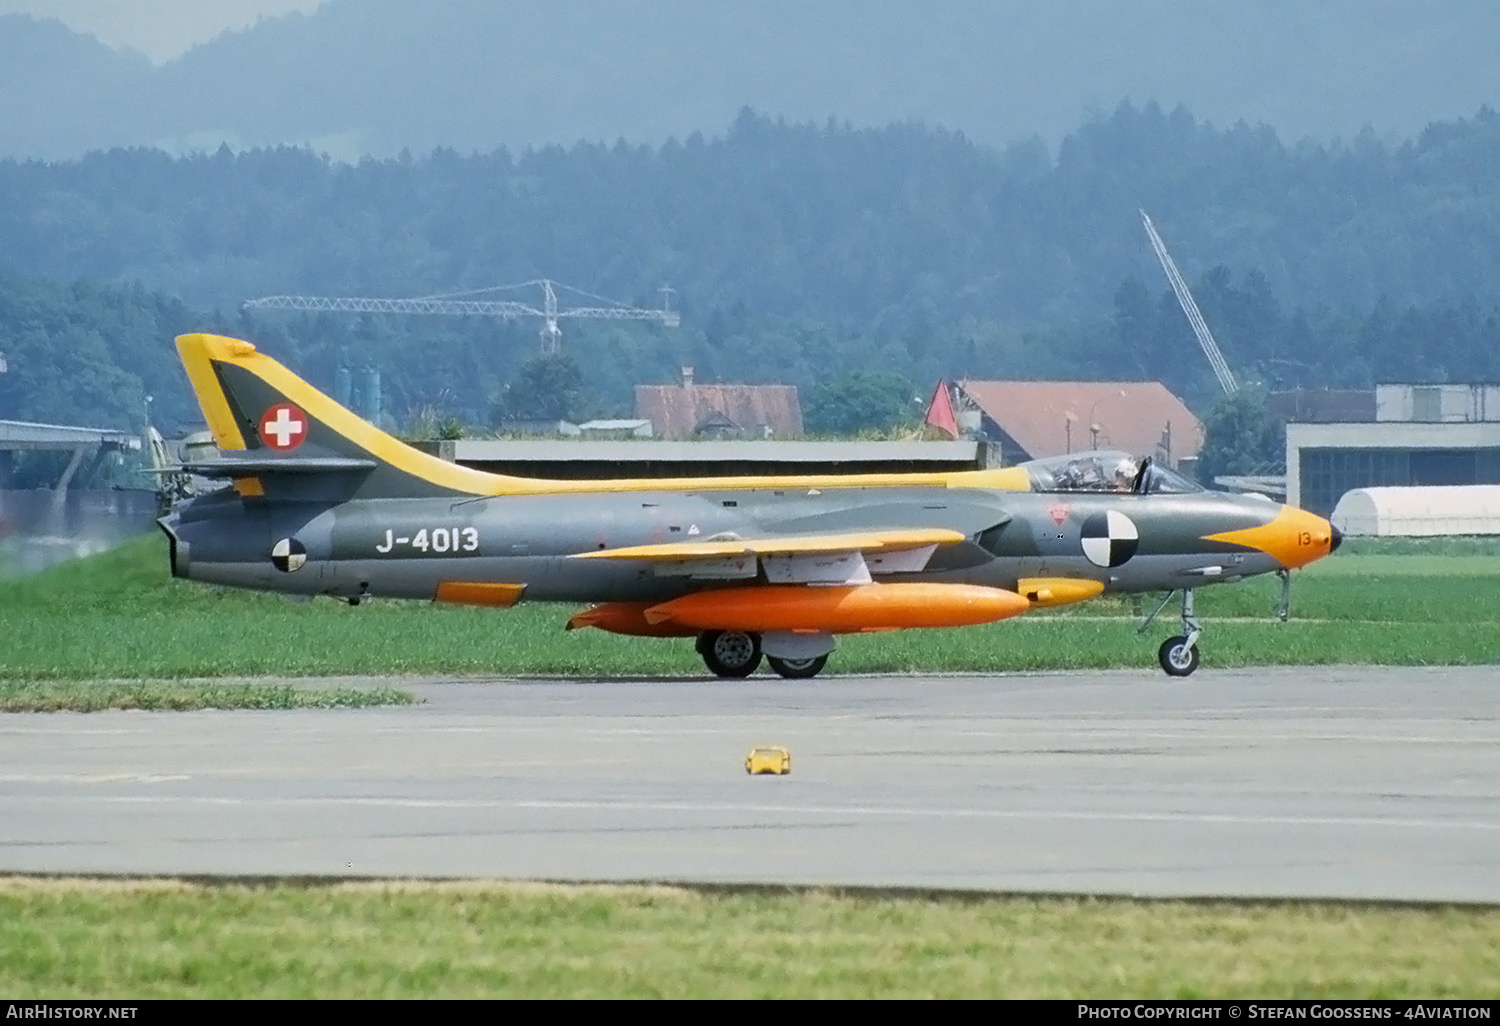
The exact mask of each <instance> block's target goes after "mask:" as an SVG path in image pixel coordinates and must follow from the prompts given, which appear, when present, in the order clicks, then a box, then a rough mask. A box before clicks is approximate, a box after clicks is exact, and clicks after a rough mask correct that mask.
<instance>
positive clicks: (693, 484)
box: [177, 334, 1031, 496]
mask: <svg viewBox="0 0 1500 1026" xmlns="http://www.w3.org/2000/svg"><path fill="white" fill-rule="evenodd" d="M177 349H178V352H180V353H181V354H182V362H183V365H184V366H185V367H186V368H187V372H188V380H189V381H190V382H191V383H192V386H193V391H195V392H196V393H197V394H198V402H199V405H200V406H202V407H203V415H204V417H205V418H207V420H208V425H209V429H210V430H211V431H213V433H214V438H215V440H216V441H217V442H218V444H219V448H221V449H243V448H245V440H244V437H243V436H242V435H241V433H240V431H239V427H238V425H237V424H235V421H234V416H233V414H232V413H231V412H230V409H229V403H228V402H227V401H226V400H225V398H224V393H223V390H222V389H221V388H220V386H219V380H218V376H217V375H215V374H214V371H213V362H215V361H217V362H219V363H227V364H232V365H234V366H236V367H241V368H243V369H245V370H247V371H249V372H250V373H251V374H254V375H255V376H256V377H258V378H260V379H261V380H262V381H264V382H265V383H266V384H267V385H269V386H270V387H271V388H273V389H275V390H276V391H278V392H281V393H282V394H283V395H285V396H286V397H287V399H288V400H289V401H291V402H293V403H296V404H297V405H298V406H300V407H301V408H302V410H303V411H304V412H305V413H307V414H308V415H309V416H310V417H312V418H313V419H314V420H317V421H321V422H322V423H323V424H324V425H325V426H327V427H328V428H329V429H330V430H332V431H334V432H336V433H337V434H340V435H343V436H344V437H345V438H347V439H348V440H349V441H350V442H352V443H354V444H355V445H357V446H359V447H361V448H363V449H366V450H368V451H369V452H370V453H371V454H372V455H373V456H375V458H377V459H380V460H383V461H384V462H386V463H389V464H390V465H391V466H392V467H395V468H396V469H397V470H400V471H402V472H403V473H407V474H410V475H412V476H413V477H417V478H420V479H422V480H424V481H427V482H429V483H430V484H434V485H436V486H438V487H439V488H446V489H449V490H451V491H455V492H463V493H467V494H469V495H476V496H489V495H495V496H500V495H581V494H591V493H601V492H606V493H607V492H681V491H694V492H701V491H745V490H750V489H778V488H780V489H813V488H817V489H825V488H827V489H840V488H913V487H932V488H981V489H988V490H991V491H1012V492H1014V491H1029V490H1030V488H1031V479H1030V476H1029V475H1028V474H1027V473H1026V471H1025V470H1023V469H1021V468H1020V467H1005V468H1002V469H999V470H959V471H950V472H939V473H927V474H847V475H836V474H824V475H815V476H799V475H773V476H747V477H670V478H627V479H625V480H620V481H549V480H545V479H540V478H528V477H511V476H508V475H505V474H491V473H487V472H486V471H483V470H474V469H472V468H470V467H463V466H459V465H458V464H456V463H449V462H448V461H447V460H444V459H440V458H439V457H437V456H432V455H430V454H428V453H425V452H421V451H419V450H417V449H413V448H412V447H411V446H409V445H407V444H406V443H405V442H402V441H401V440H399V439H397V438H393V437H392V436H390V435H388V434H386V433H385V432H384V431H381V430H380V429H379V428H377V427H375V425H373V424H370V423H369V422H367V421H364V420H361V419H360V418H359V417H357V416H356V415H355V414H353V413H351V412H350V411H348V410H346V409H344V408H343V407H342V406H340V405H339V404H338V403H336V402H334V401H333V400H332V399H330V398H329V397H328V396H326V395H324V394H323V393H322V392H319V391H318V390H317V389H315V388H313V387H312V386H311V385H309V384H308V383H307V382H306V381H303V380H302V379H301V378H299V377H298V376H297V375H295V374H293V373H292V372H291V371H290V370H288V369H287V368H286V367H283V366H282V365H281V364H280V363H278V362H276V361H275V360H273V359H271V358H270V357H269V356H266V355H264V354H263V353H258V352H256V351H255V347H254V346H253V345H251V344H250V343H249V342H244V341H241V340H239V339H232V338H226V337H224V336H222V335H202V334H199V335H182V336H179V337H178V339H177Z"/></svg>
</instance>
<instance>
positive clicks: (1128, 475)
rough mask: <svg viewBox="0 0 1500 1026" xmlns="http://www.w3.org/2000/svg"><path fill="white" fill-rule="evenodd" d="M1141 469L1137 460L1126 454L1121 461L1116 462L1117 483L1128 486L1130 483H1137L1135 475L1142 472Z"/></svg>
mask: <svg viewBox="0 0 1500 1026" xmlns="http://www.w3.org/2000/svg"><path fill="white" fill-rule="evenodd" d="M1140 469H1141V468H1140V467H1138V466H1136V462H1135V460H1133V459H1131V458H1130V457H1129V456H1126V457H1125V458H1124V459H1122V460H1120V462H1119V463H1116V464H1115V481H1116V483H1118V484H1120V485H1122V486H1124V487H1127V488H1128V487H1130V485H1132V484H1134V483H1135V476H1136V474H1138V473H1140Z"/></svg>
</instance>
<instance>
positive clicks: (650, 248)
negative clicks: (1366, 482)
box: [0, 104, 1500, 333]
mask: <svg viewBox="0 0 1500 1026" xmlns="http://www.w3.org/2000/svg"><path fill="white" fill-rule="evenodd" d="M1138 207H1145V208H1146V209H1147V210H1149V211H1150V212H1151V214H1152V216H1153V217H1154V218H1155V219H1156V221H1157V223H1158V225H1159V226H1160V227H1161V229H1162V231H1163V233H1164V234H1165V235H1166V237H1167V240H1168V242H1169V244H1170V245H1171V246H1172V248H1173V249H1174V251H1175V252H1176V254H1177V256H1178V257H1179V259H1180V261H1181V263H1182V264H1183V266H1184V269H1185V270H1186V271H1187V272H1188V273H1189V275H1190V276H1196V275H1197V274H1198V273H1201V271H1202V270H1204V269H1206V268H1208V267H1211V266H1214V265H1219V264H1223V265H1225V266H1227V267H1229V268H1230V269H1231V270H1233V271H1234V272H1236V273H1240V274H1243V273H1247V272H1249V271H1251V270H1257V271H1260V272H1262V273H1263V274H1264V275H1265V276H1266V278H1267V280H1268V282H1269V283H1270V285H1271V287H1272V288H1273V289H1274V290H1275V292H1276V293H1277V294H1278V295H1279V296H1280V297H1281V298H1282V300H1283V301H1284V302H1287V303H1289V304H1293V305H1316V304H1332V305H1341V304H1353V305H1357V306H1361V307H1368V306H1370V305H1372V304H1374V303H1375V302H1376V300H1377V299H1379V298H1381V297H1384V298H1386V299H1387V300H1389V301H1392V302H1396V303H1406V302H1411V301H1415V302H1427V301H1431V300H1441V299H1461V298H1463V297H1468V296H1472V297H1476V298H1478V299H1480V300H1486V299H1489V298H1494V297H1497V296H1500V246H1497V245H1496V242H1495V240H1496V239H1500V115H1497V114H1496V113H1495V112H1494V111H1491V110H1488V109H1486V110H1483V111H1481V112H1480V113H1478V114H1477V115H1476V116H1473V117H1470V118H1466V119H1460V120H1456V121H1449V122H1441V123H1436V124H1434V125H1432V126H1430V127H1428V128H1427V129H1426V130H1424V131H1423V132H1422V133H1421V134H1420V135H1419V136H1418V137H1416V138H1415V139H1412V140H1408V141H1403V142H1395V143H1387V142H1383V141H1381V140H1378V139H1376V138H1374V137H1372V136H1369V135H1362V136H1359V137H1357V138H1355V139H1353V140H1351V141H1350V142H1348V143H1346V144H1330V145H1326V146H1325V145H1314V144H1311V143H1305V144H1300V145H1297V146H1294V147H1288V146H1286V145H1285V144H1283V143H1282V142H1281V141H1280V140H1279V139H1278V137H1277V136H1276V134H1275V132H1274V131H1273V130H1272V129H1270V128H1267V127H1251V126H1248V125H1243V124H1241V125H1235V126H1231V127H1228V128H1215V127H1213V126H1210V125H1208V124H1205V123H1202V122H1198V121H1195V119H1194V118H1193V116H1192V115H1191V114H1190V113H1189V112H1187V111H1186V110H1183V109H1180V108H1179V109H1177V110H1175V111H1172V112H1166V111H1163V110H1161V109H1159V108H1157V107H1155V106H1151V105H1148V106H1146V107H1143V108H1137V107H1134V106H1131V105H1129V104H1123V105H1121V106H1120V107H1118V108H1117V109H1115V110H1114V111H1113V112H1111V113H1110V114H1108V115H1101V116H1099V117H1097V118H1094V119H1091V120H1089V121H1088V122H1087V123H1086V124H1084V125H1083V126H1082V127H1081V128H1079V129H1078V130H1077V131H1075V132H1074V133H1073V134H1071V135H1069V136H1068V137H1067V138H1066V139H1065V140H1064V141H1063V142H1062V144H1061V145H1060V147H1059V148H1058V150H1057V153H1056V155H1055V157H1054V156H1053V155H1051V154H1049V153H1048V151H1047V150H1046V149H1045V148H1044V147H1042V146H1041V145H1040V144H1039V143H1018V144H1015V145H1012V146H1010V147H1007V148H1006V149H1004V150H995V149H991V148H988V147H984V146H980V145H977V144H975V143H973V142H972V141H970V140H969V139H967V138H966V137H964V136H963V135H959V134H954V133H951V132H946V131H942V130H939V129H932V128H926V127H922V126H920V125H916V124H903V125H895V126H891V127H887V128H883V129H862V130H857V129H851V128H848V127H845V126H841V125H837V124H828V125H818V126H812V125H794V124H785V123H782V122H779V121H774V120H771V119H768V118H766V117H763V116H759V115H756V114H753V113H751V112H749V111H744V112H742V113H741V115H740V116H739V117H738V119H737V120H736V121H735V122H734V123H733V125H732V126H731V127H730V128H729V129H728V131H727V132H726V133H725V134H724V135H723V136H722V137H720V138H715V139H704V138H702V137H699V136H696V135H695V136H692V137H690V138H688V139H687V140H686V141H682V142H677V141H673V142H668V143H666V144H664V145H662V146H660V147H656V148H652V147H647V146H628V145H625V144H623V143H621V144H618V145H615V146H607V147H606V146H592V145H578V146H575V147H573V148H571V149H561V148H551V149H543V150H537V151H527V152H525V153H523V154H520V155H513V154H511V153H510V152H508V151H506V150H499V151H495V152H493V153H490V154H485V155H476V156H468V157H465V156H460V155H458V154H456V153H454V152H452V151H448V150H438V151H435V152H434V153H432V154H431V155H429V156H426V157H421V158H417V159H410V158H403V159H391V160H384V161H374V160H366V161H362V162H360V163H359V164H356V165H352V166H351V165H344V164H338V163H330V162H329V161H327V160H325V159H323V158H321V157H318V156H315V155H314V154H312V153H310V152H308V151H305V150H297V149H285V148H283V149H275V150H267V151H251V152H246V153H242V154H238V155H236V154H233V153H231V152H230V151H228V150H227V149H223V150H220V151H219V152H218V153H216V154H213V155H206V156H194V157H187V158H180V159H173V158H171V157H169V156H167V155H166V154H164V153H161V152H159V151H151V150H129V151H124V150H116V151H110V152H107V153H96V154H92V155H89V156H87V157H85V158H83V159H81V160H78V161H71V162H64V163H51V164H47V163H38V162H21V163H18V162H14V161H0V266H4V265H9V266H10V267H12V268H13V269H16V270H20V271H24V272H26V273H29V274H41V275H46V276H50V277H54V278H59V279H64V280H72V279H74V278H78V277H86V278H92V279H106V280H117V281H136V280H139V281H141V282H144V283H145V284H147V285H148V286H150V287H152V288H157V289H161V290H164V291H167V292H170V293H173V294H176V295H178V296H180V297H182V298H183V299H184V300H186V301H188V302H190V303H192V304H195V305H198V306H203V307H222V308H225V309H232V308H234V307H236V306H237V305H238V304H239V303H240V302H241V301H242V300H244V299H246V298H249V297H252V296H257V295H264V294H268V293H279V292H296V293H321V294H366V295H393V296H410V295H423V294H429V293H435V292H447V291H452V290H456V289H463V288H478V287H483V286H491V285H500V284H508V283H511V282H519V281H524V280H527V279H530V278H535V277H541V276H545V277H551V278H556V279H559V280H562V281H565V282H568V283H570V284H573V285H577V286H579V287H582V288H585V289H588V290H590V291H593V292H597V293H602V294H604V295H608V296H614V297H618V298H619V299H622V300H626V301H633V302H637V303H646V304H654V303H655V302H656V301H657V289H658V288H659V287H660V286H661V285H663V284H665V283H670V284H671V285H673V286H674V287H675V288H676V289H677V290H678V292H679V294H680V297H681V302H682V306H683V309H684V311H685V313H686V314H687V315H688V316H689V317H691V318H696V319H697V320H698V321H699V322H700V323H701V322H706V320H707V319H708V317H709V316H710V315H711V314H712V312H713V311H715V310H730V309H733V308H734V307H735V306H736V305H743V306H744V307H745V308H746V309H747V310H749V311H750V312H751V313H752V314H755V315H772V314H774V315H781V316H790V315H797V316H805V317H812V318H816V319H819V320H824V321H831V322H836V323H838V324H840V325H843V326H845V327H848V328H851V329H857V330H861V331H877V332H893V333H894V332H900V331H903V330H905V329H906V328H908V327H910V326H912V325H921V324H934V323H937V324H941V323H953V322H956V321H957V320H959V319H961V318H963V317H965V316H972V317H978V318H982V319H985V320H992V321H1001V322H1005V323H1010V324H1017V323H1032V324H1037V323H1055V322H1056V321H1058V320H1060V319H1067V318H1071V317H1076V316H1079V315H1085V314H1088V313H1090V312H1098V311H1102V310H1106V309H1108V306H1109V303H1110V297H1112V296H1113V294H1114V292H1115V289H1116V288H1117V287H1118V286H1119V284H1120V282H1121V280H1123V279H1124V278H1125V277H1126V276H1128V275H1131V274H1134V275H1136V276H1138V277H1141V278H1143V279H1147V278H1151V277H1154V276H1155V275H1156V274H1157V273H1158V272H1157V271H1156V270H1155V266H1154V264H1153V262H1152V258H1151V256H1150V251H1149V249H1148V247H1147V246H1146V243H1145V240H1144V237H1143V235H1142V232H1141V228H1140V223H1139V218H1138V215H1137V208H1138Z"/></svg>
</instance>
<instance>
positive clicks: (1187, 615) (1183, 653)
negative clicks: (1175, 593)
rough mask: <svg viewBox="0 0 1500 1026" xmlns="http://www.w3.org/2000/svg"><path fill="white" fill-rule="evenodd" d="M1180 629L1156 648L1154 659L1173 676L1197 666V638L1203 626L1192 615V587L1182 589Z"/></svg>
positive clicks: (1179, 675) (1194, 668)
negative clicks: (1180, 630)
mask: <svg viewBox="0 0 1500 1026" xmlns="http://www.w3.org/2000/svg"><path fill="white" fill-rule="evenodd" d="M1167 597H1168V598H1171V596H1170V595H1169V596H1167ZM1162 604H1163V605H1166V603H1165V602H1163V603H1162ZM1182 630H1183V633H1181V634H1179V635H1177V636H1176V637H1173V638H1168V639H1167V640H1166V641H1163V642H1162V643H1161V648H1159V649H1157V650H1156V661H1157V662H1159V663H1161V668H1162V669H1163V670H1166V671H1167V673H1168V675H1170V676H1173V677H1186V676H1187V675H1188V674H1190V673H1192V672H1193V671H1194V670H1196V669H1197V668H1198V662H1199V655H1198V638H1199V636H1200V635H1201V634H1202V633H1203V628H1202V626H1201V625H1199V623H1198V620H1197V618H1196V617H1194V616H1193V589H1192V588H1183V589H1182Z"/></svg>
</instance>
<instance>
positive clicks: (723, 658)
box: [697, 631, 828, 680]
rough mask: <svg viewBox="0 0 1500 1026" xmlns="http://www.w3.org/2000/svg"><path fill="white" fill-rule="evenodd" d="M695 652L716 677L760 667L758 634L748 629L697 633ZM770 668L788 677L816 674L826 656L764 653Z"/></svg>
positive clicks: (745, 673) (744, 673)
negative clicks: (696, 650) (797, 656)
mask: <svg viewBox="0 0 1500 1026" xmlns="http://www.w3.org/2000/svg"><path fill="white" fill-rule="evenodd" d="M697 648H698V654H699V655H700V656H702V657H703V663H704V665H705V666H707V667H708V669H709V671H710V672H711V673H713V674H714V676H716V677H748V676H750V675H751V674H752V673H754V672H755V670H756V668H757V667H758V666H760V660H761V655H762V653H761V647H760V635H759V634H755V633H752V632H749V631H704V632H703V633H702V634H700V635H698V642H697ZM765 660H766V662H767V663H768V664H770V667H771V669H773V670H775V671H776V672H777V673H778V674H780V675H781V676H783V677H786V678H788V679H791V680H806V679H807V678H809V677H816V676H817V675H818V674H819V673H821V672H822V670H823V667H824V666H826V665H828V656H827V655H826V654H825V655H819V656H810V657H802V658H794V657H791V656H773V655H766V656H765Z"/></svg>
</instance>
